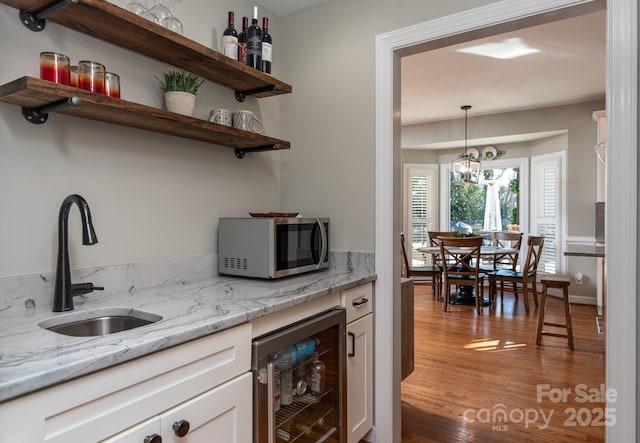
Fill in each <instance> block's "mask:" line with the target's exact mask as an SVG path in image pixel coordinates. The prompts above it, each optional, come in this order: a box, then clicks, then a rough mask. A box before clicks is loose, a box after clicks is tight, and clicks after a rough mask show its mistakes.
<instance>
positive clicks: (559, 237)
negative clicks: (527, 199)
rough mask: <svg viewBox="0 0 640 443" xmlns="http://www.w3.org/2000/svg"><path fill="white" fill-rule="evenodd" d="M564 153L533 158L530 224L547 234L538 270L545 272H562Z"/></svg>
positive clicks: (534, 228)
mask: <svg viewBox="0 0 640 443" xmlns="http://www.w3.org/2000/svg"><path fill="white" fill-rule="evenodd" d="M564 157H565V153H564V152H557V153H553V154H547V155H541V156H537V157H532V158H531V165H532V166H531V167H532V169H533V174H532V175H533V176H532V186H531V188H532V201H533V207H532V210H531V224H532V226H533V232H535V233H536V234H537V235H544V247H543V249H542V258H541V259H540V263H539V264H538V270H539V271H540V272H543V273H556V272H561V271H562V270H563V269H562V268H563V266H562V260H561V259H562V256H561V247H560V246H561V245H562V241H563V232H564V227H563V225H562V220H563V217H562V213H563V208H564V207H566V205H565V204H564V195H565V189H564V182H563V180H562V177H563V171H564Z"/></svg>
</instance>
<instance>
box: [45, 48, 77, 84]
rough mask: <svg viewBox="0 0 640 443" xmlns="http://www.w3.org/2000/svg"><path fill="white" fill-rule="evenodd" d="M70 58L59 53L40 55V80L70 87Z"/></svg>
mask: <svg viewBox="0 0 640 443" xmlns="http://www.w3.org/2000/svg"><path fill="white" fill-rule="evenodd" d="M69 64H70V63H69V57H67V56H66V55H64V54H60V53H57V52H41V53H40V78H41V79H42V80H49V81H50V82H55V83H60V84H61V85H68V84H69V78H70V71H69Z"/></svg>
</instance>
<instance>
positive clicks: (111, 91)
mask: <svg viewBox="0 0 640 443" xmlns="http://www.w3.org/2000/svg"><path fill="white" fill-rule="evenodd" d="M104 94H105V95H107V96H109V97H115V98H120V77H119V76H118V74H114V73H113V72H105V73H104Z"/></svg>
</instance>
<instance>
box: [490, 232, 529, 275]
mask: <svg viewBox="0 0 640 443" xmlns="http://www.w3.org/2000/svg"><path fill="white" fill-rule="evenodd" d="M522 235H523V234H522V232H516V231H498V232H494V233H493V239H494V244H495V246H497V247H499V248H513V249H517V250H518V252H516V253H513V254H502V255H496V256H495V259H494V260H493V268H494V269H498V268H507V269H511V270H513V271H515V270H516V268H517V266H518V257H519V255H520V247H521V246H522Z"/></svg>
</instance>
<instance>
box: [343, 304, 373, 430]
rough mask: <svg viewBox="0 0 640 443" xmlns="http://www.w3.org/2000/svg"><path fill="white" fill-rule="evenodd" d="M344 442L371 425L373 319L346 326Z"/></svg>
mask: <svg viewBox="0 0 640 443" xmlns="http://www.w3.org/2000/svg"><path fill="white" fill-rule="evenodd" d="M347 426H348V429H347V442H348V443H358V442H359V441H360V440H361V439H362V437H364V436H365V434H366V433H367V432H369V430H370V429H371V428H372V426H373V316H372V314H368V315H365V316H364V317H362V318H360V319H359V320H356V321H354V322H353V323H350V324H349V325H347Z"/></svg>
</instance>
